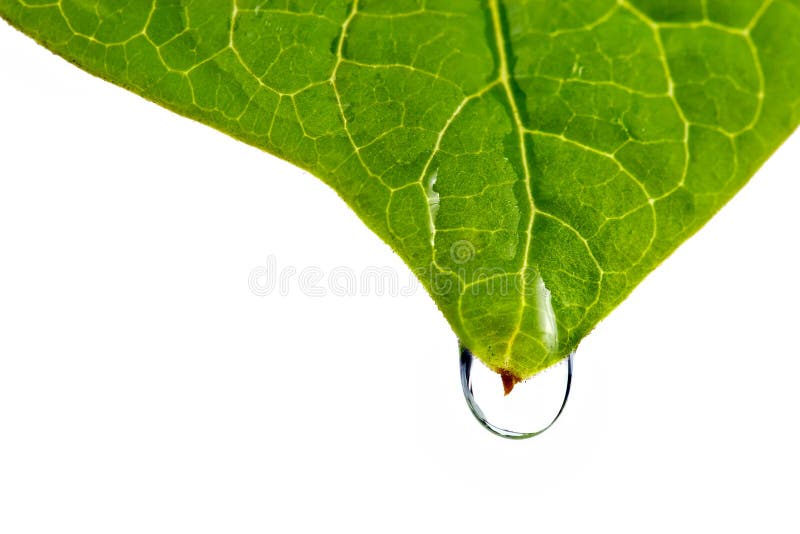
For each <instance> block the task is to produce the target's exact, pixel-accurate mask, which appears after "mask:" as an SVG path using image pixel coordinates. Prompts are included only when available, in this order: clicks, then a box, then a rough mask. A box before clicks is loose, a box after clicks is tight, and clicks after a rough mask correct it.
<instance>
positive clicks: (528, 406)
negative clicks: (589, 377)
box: [459, 345, 574, 439]
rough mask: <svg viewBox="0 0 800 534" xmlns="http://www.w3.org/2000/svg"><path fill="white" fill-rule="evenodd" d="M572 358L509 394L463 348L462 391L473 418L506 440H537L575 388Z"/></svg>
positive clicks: (498, 377) (498, 378)
mask: <svg viewBox="0 0 800 534" xmlns="http://www.w3.org/2000/svg"><path fill="white" fill-rule="evenodd" d="M573 356H574V353H572V354H570V355H569V356H568V357H567V358H565V360H564V361H563V362H561V363H559V364H556V365H554V366H552V367H550V368H549V369H546V370H544V371H542V372H541V373H539V374H537V375H535V376H533V377H531V378H529V379H527V380H524V381H522V382H519V383H517V384H515V385H514V387H513V390H512V391H510V393H508V394H506V391H507V390H508V387H507V384H506V381H505V380H504V379H503V377H501V375H498V374H497V373H496V372H495V371H493V370H491V369H489V368H488V367H486V365H484V364H483V362H481V361H480V360H479V359H477V358H476V357H475V356H474V355H473V354H472V351H470V350H469V349H468V348H467V347H465V346H463V345H461V346H460V365H459V367H460V370H461V389H462V391H463V392H464V398H465V399H466V401H467V405H468V406H469V409H470V411H472V415H474V416H475V418H476V419H477V420H478V422H479V423H480V424H481V425H482V426H483V427H484V428H486V429H487V430H489V431H490V432H492V433H493V434H496V435H498V436H500V437H503V438H507V439H527V438H532V437H534V436H538V435H539V434H541V433H542V432H544V431H545V430H547V429H548V428H550V427H551V426H553V424H554V423H555V422H556V421H557V420H558V418H559V417H560V416H561V413H562V412H563V411H564V406H566V404H567V399H568V398H569V392H570V387H571V386H572V372H573Z"/></svg>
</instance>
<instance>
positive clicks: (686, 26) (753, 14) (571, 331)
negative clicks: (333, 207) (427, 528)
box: [0, 0, 800, 380]
mask: <svg viewBox="0 0 800 534" xmlns="http://www.w3.org/2000/svg"><path fill="white" fill-rule="evenodd" d="M0 15H2V16H3V17H4V18H5V19H6V20H7V21H8V22H10V23H11V24H12V25H13V26H15V27H17V28H19V29H21V30H22V31H23V32H25V33H27V34H28V35H30V36H32V37H33V38H35V39H36V40H38V41H39V42H40V43H42V44H43V45H44V46H46V47H48V48H49V49H51V50H52V51H54V52H56V53H57V54H59V55H61V56H63V57H65V58H67V59H68V60H70V61H72V62H74V63H76V64H77V65H79V66H80V67H82V68H83V69H85V70H87V71H89V72H91V73H93V74H96V75H98V76H100V77H102V78H105V79H107V80H110V81H112V82H114V83H116V84H119V85H121V86H123V87H126V88H128V89H130V90H132V91H134V92H136V93H138V94H140V95H142V96H144V97H145V98H148V99H150V100H153V101H155V102H157V103H159V104H161V105H163V106H164V107H166V108H169V109H171V110H174V111H176V112H178V113H180V114H182V115H185V116H188V117H191V118H194V119H196V120H198V121H200V122H203V123H206V124H208V125H211V126H213V127H215V128H217V129H219V130H222V131H224V132H226V133H228V134H230V135H232V136H234V137H236V138H238V139H241V140H243V141H245V142H247V143H250V144H252V145H255V146H257V147H260V148H262V149H264V150H266V151H269V152H271V153H273V154H276V155H278V156H280V157H283V158H285V159H287V160H289V161H292V162H293V163H295V164H297V165H298V166H300V167H302V168H304V169H307V170H309V171H310V172H312V173H314V174H315V175H316V176H318V177H319V178H321V179H322V180H323V181H325V182H326V183H327V184H329V185H330V186H331V187H333V188H334V189H335V190H336V191H338V193H339V194H340V195H341V196H342V198H343V199H344V200H345V201H346V202H347V203H348V204H349V205H350V206H351V207H352V208H353V210H355V212H356V213H357V214H358V215H359V216H360V217H361V218H362V219H363V221H364V222H365V223H366V224H367V225H368V226H369V227H370V228H371V229H372V230H373V231H375V232H376V233H377V234H378V235H379V236H380V237H381V238H382V239H384V240H385V241H386V242H387V243H389V244H390V245H391V246H392V247H393V248H394V249H395V250H396V251H397V253H398V254H400V256H401V257H402V258H403V259H404V260H405V261H406V263H408V265H409V266H410V267H411V268H412V270H414V271H415V272H416V273H417V275H418V276H419V278H420V280H421V281H422V282H423V284H424V285H425V286H426V288H427V289H428V290H429V292H430V293H431V295H432V296H433V298H434V300H435V301H436V303H437V304H438V306H439V307H440V308H441V310H442V312H443V313H444V315H445V317H446V318H447V319H448V321H449V322H450V324H451V325H452V327H453V329H454V331H455V332H456V334H457V335H458V337H459V338H460V339H461V340H462V342H463V343H464V344H466V345H467V346H468V347H470V349H471V350H472V351H473V352H474V353H475V354H476V355H477V356H478V357H480V358H481V359H482V360H483V361H484V362H485V363H487V364H488V365H489V366H490V367H492V368H494V369H496V370H497V371H499V372H503V373H504V376H511V377H513V378H514V379H515V380H516V379H523V378H526V377H528V376H531V375H533V374H535V373H536V372H538V371H540V370H542V369H544V368H546V367H548V366H550V365H552V364H553V363H555V362H557V361H559V360H560V359H562V358H563V357H564V356H566V355H567V354H568V353H569V352H571V351H572V350H574V349H575V347H576V346H577V344H578V343H579V342H580V340H581V339H582V338H583V337H584V336H585V335H586V334H587V333H588V332H589V331H590V330H591V329H592V328H593V327H594V326H595V325H596V324H597V323H598V322H599V321H600V320H601V319H602V318H603V317H604V316H606V315H607V314H608V313H609V312H610V311H611V310H612V309H613V308H614V307H615V306H616V305H617V304H618V303H619V302H620V301H621V300H622V299H623V298H624V297H625V296H626V295H627V294H628V293H630V291H631V290H632V289H633V288H634V287H635V286H636V285H637V284H638V283H639V282H640V281H641V280H642V279H643V278H644V277H645V276H646V275H647V274H648V273H649V272H650V271H652V270H653V269H654V268H655V267H656V266H657V265H658V264H659V263H660V262H661V261H663V260H664V259H665V258H666V257H667V256H668V255H669V254H670V253H671V252H672V251H673V250H674V249H675V248H676V247H677V246H678V245H679V244H680V243H681V242H683V241H684V240H685V239H686V238H688V237H689V236H690V235H691V234H692V233H694V232H695V231H697V230H698V229H699V228H700V227H701V226H702V225H703V224H704V223H705V222H706V221H707V220H708V219H709V218H710V217H711V216H712V215H713V214H714V213H715V212H716V211H717V210H718V209H719V208H720V207H721V206H722V205H723V204H724V203H725V202H726V201H727V200H728V199H730V198H731V197H732V196H733V195H734V194H735V192H736V191H738V190H739V189H740V188H741V187H742V185H744V183H745V182H746V181H747V180H748V179H749V178H750V177H751V176H752V175H753V173H754V172H755V171H756V170H757V168H758V167H759V166H760V165H761V164H762V163H763V162H764V161H765V159H766V158H767V157H768V156H769V155H770V154H771V153H772V152H773V151H774V150H775V149H776V148H777V147H778V146H779V145H780V143H781V142H783V141H784V140H785V139H786V138H787V137H788V135H789V134H790V133H791V132H792V131H793V130H794V129H795V127H796V126H797V125H798V123H799V122H800V1H798V0H735V1H734V0H618V1H616V0H505V1H501V0H488V1H484V2H482V1H478V0H349V1H345V0H191V1H190V0H128V1H124V0H59V1H53V0H24V1H23V0H0Z"/></svg>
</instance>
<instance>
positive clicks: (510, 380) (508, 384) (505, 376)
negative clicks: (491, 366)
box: [500, 369, 521, 395]
mask: <svg viewBox="0 0 800 534" xmlns="http://www.w3.org/2000/svg"><path fill="white" fill-rule="evenodd" d="M500 378H501V379H502V380H503V391H504V392H505V394H506V395H508V394H509V393H511V391H513V389H514V386H516V385H517V384H518V383H520V382H521V380H520V378H519V377H518V376H517V375H515V374H514V373H512V372H511V371H506V370H505V369H504V370H502V371H500Z"/></svg>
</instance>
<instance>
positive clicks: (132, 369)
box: [0, 25, 800, 534]
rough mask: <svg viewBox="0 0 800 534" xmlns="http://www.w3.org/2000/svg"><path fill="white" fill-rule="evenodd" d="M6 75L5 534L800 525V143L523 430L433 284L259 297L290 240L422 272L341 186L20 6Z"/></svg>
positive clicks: (632, 302)
mask: <svg viewBox="0 0 800 534" xmlns="http://www.w3.org/2000/svg"><path fill="white" fill-rule="evenodd" d="M0 76H1V77H2V82H0V117H2V119H0V120H1V121H2V122H0V532H3V533H9V534H11V533H21V532H81V533H94V532H97V533H100V532H102V533H107V532H171V533H173V532H193V533H195V532H237V533H247V532H267V531H268V532H303V531H305V532H309V531H312V529H315V530H316V531H325V532H328V531H331V530H337V529H339V528H340V527H341V528H343V529H346V531H348V532H362V531H363V532H384V531H390V532H393V531H401V532H402V531H409V529H411V528H414V529H417V530H418V531H428V532H429V531H433V529H435V528H438V529H442V531H443V532H453V531H456V529H459V530H460V531H465V532H471V531H474V532H498V531H501V530H512V529H513V530H522V531H536V532H548V533H552V532H602V531H613V532H669V531H674V530H675V529H677V528H681V529H683V530H684V531H690V532H697V531H701V530H706V529H710V530H713V531H722V530H723V529H734V530H737V531H750V532H753V531H756V530H759V531H765V532H797V531H798V528H800V519H798V511H797V503H798V497H800V488H799V487H798V485H799V484H800V482H798V481H800V460H798V452H797V451H798V450H800V437H799V436H800V435H799V434H798V415H799V414H800V387H798V385H797V381H798V378H800V358H798V356H800V348H798V340H797V330H798V326H797V324H796V323H797V318H798V312H797V306H798V304H797V303H798V301H800V282H798V270H800V257H799V256H798V253H797V244H798V237H797V236H798V229H800V224H799V223H798V218H797V212H798V209H797V202H798V199H799V198H800V180H798V169H800V136H798V135H795V136H794V137H793V138H792V139H790V140H789V142H787V143H786V144H785V145H784V146H783V148H782V149H781V150H780V151H779V152H778V153H777V154H776V155H775V156H774V158H773V159H772V160H771V161H770V162H769V163H768V164H767V165H766V166H765V167H764V168H763V170H762V171H761V172H759V174H758V175H757V176H756V177H755V178H754V179H753V180H752V182H751V183H750V184H749V185H748V186H746V187H745V189H744V190H743V191H742V192H741V193H740V195H739V196H738V197H737V198H735V199H734V200H733V201H732V202H731V203H730V204H729V205H728V206H727V207H726V208H725V209H724V210H723V211H722V212H721V213H720V214H719V215H718V216H717V217H716V218H715V219H714V220H713V221H712V222H711V223H709V224H708V225H707V227H706V228H705V229H703V230H702V231H701V232H700V233H699V234H698V235H697V236H695V237H694V238H693V239H692V240H690V241H689V242H687V243H686V244H685V245H684V246H683V247H682V248H681V249H680V250H679V251H678V252H677V253H675V254H674V255H673V256H672V257H671V258H670V259H669V260H668V261H667V262H666V263H665V264H664V265H662V266H661V267H660V268H659V269H658V270H657V271H656V272H655V273H654V274H652V275H651V276H650V277H649V278H648V279H647V280H646V281H645V282H644V283H643V284H642V285H641V286H640V287H639V288H638V289H637V290H636V291H635V292H634V294H633V295H632V296H631V297H630V298H629V299H628V300H627V301H626V302H625V303H624V304H622V305H621V306H620V307H619V308H618V309H617V310H616V311H615V312H614V313H613V314H612V315H611V316H610V317H609V318H608V319H607V320H606V321H604V322H603V323H602V324H601V325H600V326H599V327H598V328H597V329H596V330H595V332H594V333H593V334H591V335H590V336H589V337H588V338H587V339H586V340H585V341H584V343H583V344H582V346H581V348H580V351H579V353H578V355H577V358H576V376H575V383H574V395H573V397H572V398H571V399H570V402H569V404H568V406H567V409H566V411H565V413H564V416H563V418H562V419H561V421H560V422H559V423H558V424H557V425H556V426H555V427H553V428H552V429H551V430H550V431H549V432H548V433H546V434H545V435H544V436H542V437H540V438H536V439H533V440H529V441H525V442H509V441H505V440H501V439H499V438H496V437H494V436H492V435H490V434H489V433H488V432H486V431H485V430H483V429H482V428H480V427H479V426H478V425H477V424H476V423H475V421H474V420H473V419H472V417H471V415H470V414H469V413H468V411H467V408H466V405H465V404H464V401H463V399H462V397H461V392H460V386H459V383H458V374H457V350H456V339H455V337H454V335H453V334H452V332H451V331H450V329H449V327H448V325H447V323H446V322H445V320H444V319H443V318H442V316H441V315H440V313H439V312H438V311H437V309H436V307H435V306H434V304H433V302H432V301H431V300H430V298H429V297H428V296H427V295H426V294H425V293H424V292H423V291H421V290H418V291H416V293H415V294H413V295H412V296H397V295H394V296H392V295H384V296H378V295H374V294H373V295H370V296H349V297H337V296H333V295H328V296H326V297H313V296H307V295H306V294H304V293H303V292H302V291H299V290H297V289H296V287H297V286H295V290H290V291H289V294H288V295H287V296H281V295H278V294H272V295H268V296H262V297H259V296H256V295H254V294H253V293H252V292H251V291H250V290H249V289H248V276H249V273H250V272H251V270H252V269H253V268H256V267H258V266H260V265H265V262H266V261H267V257H268V256H272V257H274V258H275V259H276V261H277V265H278V267H279V268H283V267H291V266H294V267H295V268H297V269H298V270H300V269H303V268H304V267H309V266H317V267H319V268H321V269H323V270H325V271H328V270H330V269H331V268H333V267H336V266H346V267H349V268H351V269H353V270H354V272H361V271H362V270H363V269H365V268H368V267H369V266H378V267H383V266H389V267H391V268H393V269H395V270H396V271H397V272H398V273H401V276H402V277H403V278H401V279H402V280H405V277H407V270H406V269H405V267H404V266H403V264H402V263H401V261H400V260H399V259H398V258H397V256H395V254H394V253H393V252H392V251H391V250H390V249H389V248H388V247H387V246H386V245H385V244H383V243H382V242H381V241H380V240H379V239H378V238H377V237H375V236H374V235H373V234H371V232H370V231H368V230H367V229H366V228H365V227H364V226H363V224H362V223H361V222H360V221H359V220H358V219H357V217H356V216H355V215H354V214H353V213H352V212H351V211H350V210H349V209H348V208H347V207H346V206H345V204H344V203H343V202H342V201H341V200H340V199H339V198H338V197H337V196H336V194H335V193H334V192H333V191H331V190H330V189H328V188H327V187H326V186H325V185H323V184H322V183H321V182H319V181H318V180H317V179H315V178H314V177H312V176H310V175H308V174H307V173H304V172H301V171H299V170H297V169H295V168H293V167H292V166H290V165H289V164H286V163H284V162H282V161H279V160H277V159H275V158H273V157H271V156H269V155H267V154H264V153H262V152H259V151H258V150H256V149H254V148H251V147H248V146H245V145H243V144H241V143H238V142H236V141H234V140H232V139H230V138H228V137H226V136H225V135H223V134H220V133H218V132H216V131H213V130H211V129H210V128H207V127H204V126H201V125H199V124H196V123H194V122H191V121H189V120H186V119H182V118H179V117H178V116H176V115H174V114H172V113H170V112H167V111H165V110H163V109H161V108H159V107H157V106H155V105H153V104H151V103H148V102H146V101H144V100H142V99H140V98H139V97H136V96H134V95H132V94H130V93H127V92H125V91H123V90H121V89H118V88H115V87H113V86H111V85H109V84H107V83H105V82H102V81H100V80H98V79H94V78H92V77H90V76H88V75H87V74H85V73H83V72H81V71H79V70H78V69H76V68H74V67H72V66H70V65H69V64H67V63H66V62H64V61H62V60H60V59H58V58H56V57H55V56H53V55H51V54H50V53H49V52H47V51H45V50H44V49H42V48H39V47H38V46H36V45H35V44H34V43H33V42H32V41H30V40H29V39H27V38H25V37H23V36H22V35H20V34H18V33H17V32H15V31H13V30H11V29H10V28H8V27H6V26H5V25H2V26H0ZM323 529H324V530H323ZM343 531H344V530H343Z"/></svg>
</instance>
